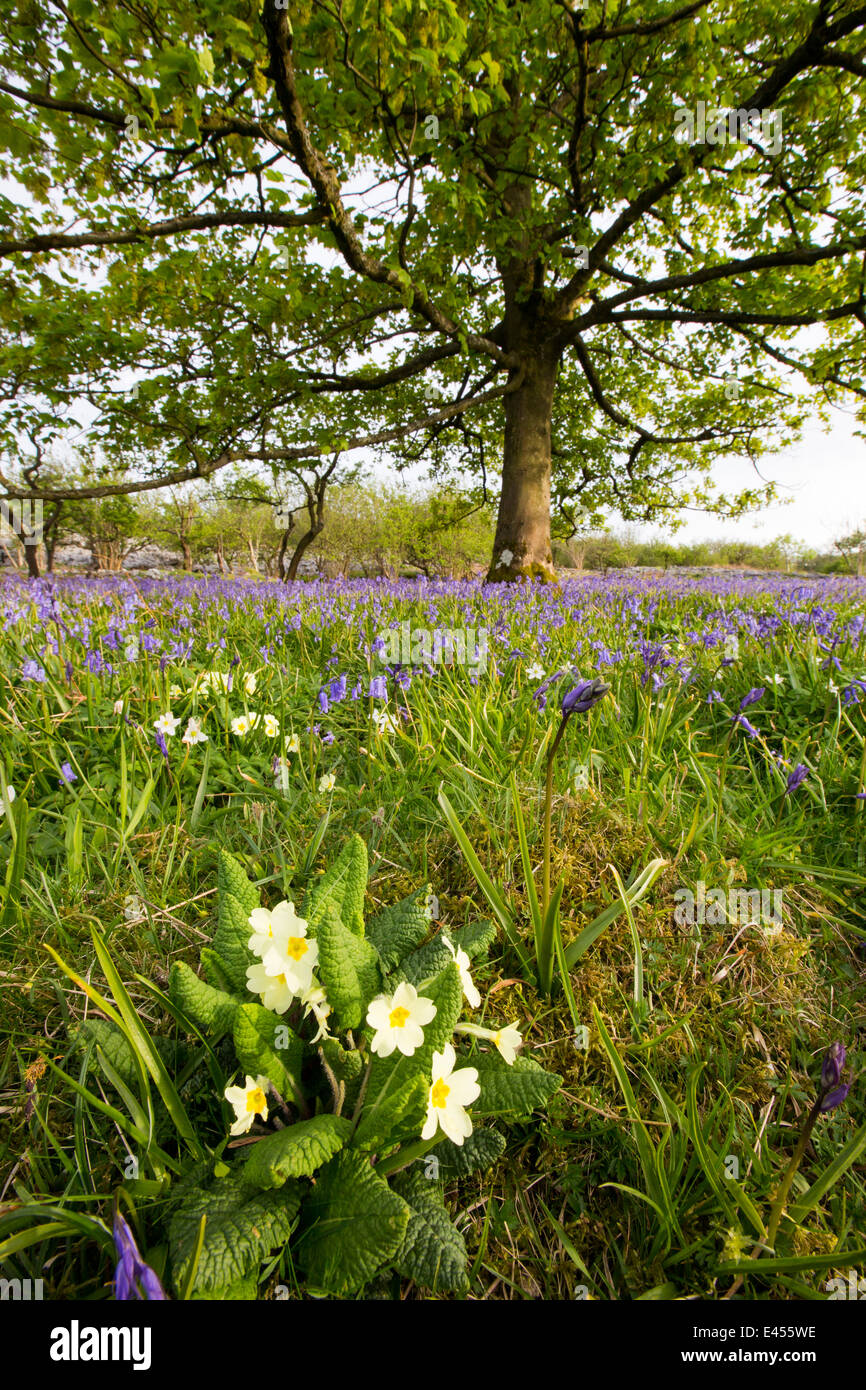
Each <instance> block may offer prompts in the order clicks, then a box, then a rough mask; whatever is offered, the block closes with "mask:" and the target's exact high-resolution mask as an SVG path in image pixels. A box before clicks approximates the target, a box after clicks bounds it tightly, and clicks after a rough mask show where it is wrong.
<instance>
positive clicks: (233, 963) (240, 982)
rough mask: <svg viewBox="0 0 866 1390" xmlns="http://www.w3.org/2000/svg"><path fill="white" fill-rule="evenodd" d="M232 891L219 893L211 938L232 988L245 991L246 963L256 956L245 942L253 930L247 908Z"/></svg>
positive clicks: (251, 963) (252, 963)
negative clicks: (217, 910)
mask: <svg viewBox="0 0 866 1390" xmlns="http://www.w3.org/2000/svg"><path fill="white" fill-rule="evenodd" d="M251 911H252V908H250V909H249V911H248V910H247V908H246V907H244V905H243V904H242V903H241V901H240V899H239V898H236V897H235V896H234V894H233V893H220V895H219V922H218V925H217V929H216V934H215V936H214V939H213V948H214V951H215V952H216V953H217V955H218V956H219V958H220V964H221V965H222V966H223V968H224V969H225V972H226V975H227V976H228V978H229V981H230V982H231V985H232V988H233V989H236V990H239V991H240V992H241V993H246V990H247V966H249V965H254V964H255V962H256V957H255V956H254V955H253V953H252V951H251V950H250V948H249V946H248V945H247V942H248V941H249V939H250V937H251V936H252V934H253V929H252V927H251V926H250V921H249V918H250V912H251Z"/></svg>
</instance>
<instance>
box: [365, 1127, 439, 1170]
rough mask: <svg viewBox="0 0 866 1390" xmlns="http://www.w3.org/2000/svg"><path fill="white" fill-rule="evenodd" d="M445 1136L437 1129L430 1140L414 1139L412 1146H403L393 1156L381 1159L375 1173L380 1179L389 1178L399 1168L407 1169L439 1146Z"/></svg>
mask: <svg viewBox="0 0 866 1390" xmlns="http://www.w3.org/2000/svg"><path fill="white" fill-rule="evenodd" d="M445 1137H446V1136H445V1135H444V1134H443V1133H442V1131H441V1130H440V1129H437V1131H436V1133H435V1134H434V1136H433V1138H432V1139H416V1140H415V1143H414V1144H404V1145H403V1147H402V1148H401V1149H398V1150H397V1152H396V1153H395V1154H389V1155H388V1157H387V1158H383V1159H382V1161H381V1163H377V1164H376V1172H377V1173H378V1174H379V1175H380V1177H383V1178H387V1177H390V1175H391V1174H392V1173H396V1172H398V1171H399V1169H401V1168H408V1167H409V1164H410V1163H414V1162H415V1161H416V1160H417V1159H419V1158H423V1157H424V1155H425V1154H427V1153H429V1152H430V1150H431V1149H435V1147H436V1145H437V1144H441V1143H442V1141H443V1139H445Z"/></svg>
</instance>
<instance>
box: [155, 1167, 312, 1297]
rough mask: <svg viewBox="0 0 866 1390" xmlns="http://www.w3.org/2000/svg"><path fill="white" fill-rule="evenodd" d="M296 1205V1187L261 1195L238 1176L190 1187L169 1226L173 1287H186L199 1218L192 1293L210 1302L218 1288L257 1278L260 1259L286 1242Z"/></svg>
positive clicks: (290, 1230)
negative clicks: (198, 1251)
mask: <svg viewBox="0 0 866 1390" xmlns="http://www.w3.org/2000/svg"><path fill="white" fill-rule="evenodd" d="M300 1204H301V1191H300V1188H299V1187H298V1186H297V1185H296V1184H294V1183H292V1184H290V1185H287V1186H284V1187H281V1188H280V1189H279V1191H277V1192H260V1191H258V1190H257V1189H256V1188H252V1187H249V1186H248V1185H247V1184H246V1183H245V1182H244V1181H243V1179H242V1178H241V1177H240V1176H239V1175H238V1174H232V1175H231V1176H229V1177H227V1178H217V1179H216V1180H215V1181H214V1182H213V1184H212V1185H211V1186H210V1187H208V1188H202V1187H192V1188H188V1189H187V1190H186V1192H185V1194H184V1196H183V1199H182V1201H181V1203H180V1205H179V1207H178V1209H177V1211H176V1212H175V1213H174V1215H173V1216H172V1218H171V1221H170V1222H169V1228H168V1240H169V1249H170V1252H171V1266H172V1279H173V1282H174V1287H175V1289H176V1290H177V1291H178V1292H180V1291H181V1289H183V1287H184V1284H185V1280H186V1274H187V1269H188V1265H189V1261H190V1259H191V1257H192V1255H193V1252H194V1250H195V1248H196V1245H197V1242H198V1234H199V1226H200V1224H201V1218H202V1216H204V1217H206V1221H205V1229H204V1243H203V1245H202V1250H201V1255H200V1257H199V1262H198V1269H197V1270H196V1276H195V1281H194V1283H193V1288H192V1292H193V1296H199V1297H201V1296H204V1297H211V1298H213V1297H216V1290H218V1289H225V1288H230V1287H232V1286H233V1285H235V1284H238V1283H240V1282H241V1281H246V1280H249V1279H250V1278H254V1277H255V1275H256V1273H257V1271H258V1266H259V1264H260V1263H261V1261H262V1260H263V1259H264V1258H265V1257H266V1256H267V1255H268V1254H269V1253H270V1251H271V1250H274V1249H276V1248H277V1247H279V1246H282V1245H284V1244H285V1243H286V1241H287V1240H288V1238H289V1236H290V1235H291V1233H292V1231H293V1230H294V1227H295V1223H296V1220H297V1215H298V1210H299V1208H300Z"/></svg>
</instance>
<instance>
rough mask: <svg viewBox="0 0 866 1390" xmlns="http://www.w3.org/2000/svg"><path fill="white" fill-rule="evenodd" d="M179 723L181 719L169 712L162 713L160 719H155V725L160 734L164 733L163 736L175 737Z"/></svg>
mask: <svg viewBox="0 0 866 1390" xmlns="http://www.w3.org/2000/svg"><path fill="white" fill-rule="evenodd" d="M179 723H180V720H179V719H178V718H177V716H176V715H174V714H172V713H171V712H169V713H168V714H161V715H160V716H159V718H158V719H156V720H154V725H153V727H154V728H155V729H156V732H157V733H158V734H162V736H163V738H174V736H175V734H176V733H177V726H178V724H179Z"/></svg>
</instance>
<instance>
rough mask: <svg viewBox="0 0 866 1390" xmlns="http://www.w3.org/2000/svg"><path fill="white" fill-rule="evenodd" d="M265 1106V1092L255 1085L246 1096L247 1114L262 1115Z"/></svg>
mask: <svg viewBox="0 0 866 1390" xmlns="http://www.w3.org/2000/svg"><path fill="white" fill-rule="evenodd" d="M266 1107H267V1101H266V1099H265V1093H264V1091H263V1090H262V1089H261V1087H260V1086H256V1088H255V1090H253V1091H250V1092H249V1094H248V1096H247V1114H253V1115H263V1114H264V1112H265V1109H266Z"/></svg>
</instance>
